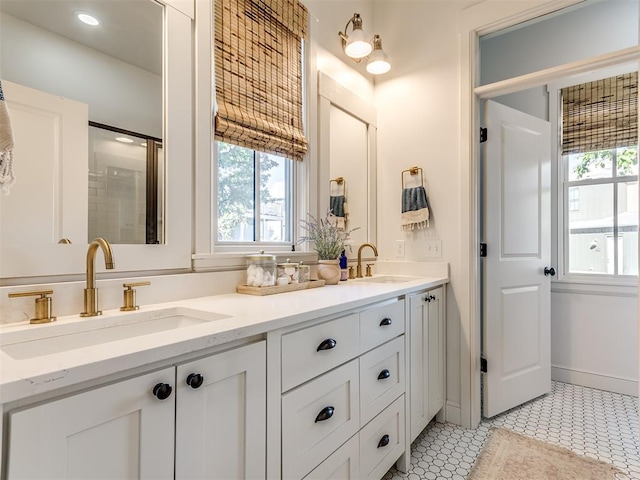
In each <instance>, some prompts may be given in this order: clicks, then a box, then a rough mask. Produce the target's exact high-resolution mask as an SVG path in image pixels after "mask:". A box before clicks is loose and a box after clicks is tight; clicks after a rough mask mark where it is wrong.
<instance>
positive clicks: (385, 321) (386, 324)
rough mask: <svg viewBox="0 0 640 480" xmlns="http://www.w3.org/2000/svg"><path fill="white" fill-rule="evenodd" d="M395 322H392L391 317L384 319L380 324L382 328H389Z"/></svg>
mask: <svg viewBox="0 0 640 480" xmlns="http://www.w3.org/2000/svg"><path fill="white" fill-rule="evenodd" d="M392 323H393V322H392V321H391V319H390V318H389V317H387V318H383V319H382V321H381V322H380V326H381V327H388V326H389V325H391V324H392Z"/></svg>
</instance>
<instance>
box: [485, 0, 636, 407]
mask: <svg viewBox="0 0 640 480" xmlns="http://www.w3.org/2000/svg"><path fill="white" fill-rule="evenodd" d="M608 25H613V26H615V28H606V26H608ZM637 44H638V2H637V1H630V0H609V1H605V2H596V3H594V4H593V5H588V6H586V7H583V8H577V9H576V8H574V9H569V11H568V12H567V13H565V14H562V15H555V16H552V17H551V18H549V19H547V20H544V21H538V22H534V23H532V24H531V25H529V26H527V27H524V28H521V29H516V30H513V31H510V32H509V33H506V34H504V35H498V36H495V35H494V36H491V38H489V39H486V40H483V41H481V44H480V46H481V59H480V63H481V77H482V83H490V82H494V81H499V80H503V79H506V78H510V77H514V76H517V75H521V74H525V73H530V72H533V71H535V70H539V69H543V68H547V67H551V66H557V65H560V64H563V63H567V62H571V61H576V60H581V59H585V58H589V57H593V56H596V55H600V54H603V53H607V52H610V51H615V50H619V49H623V48H627V47H630V46H633V45H637ZM580 81H582V80H576V83H579V82H580ZM496 100H497V101H499V102H500V103H503V104H505V105H508V106H510V107H513V108H516V109H519V110H521V111H523V112H526V113H529V114H531V115H534V116H537V117H539V118H543V119H549V117H548V98H547V94H546V87H537V88H532V89H529V90H525V91H523V92H518V93H515V94H511V95H506V96H504V97H499V98H497V99H496ZM552 128H553V124H552ZM554 169H557V167H554ZM554 198H556V196H554ZM556 203H557V201H556ZM552 208H556V207H552ZM552 249H554V250H557V243H556V240H555V239H552ZM556 258H557V257H556ZM561 289H562V283H559V282H553V284H552V302H551V322H552V337H551V364H552V366H553V370H552V378H554V379H557V380H563V381H571V382H574V383H578V384H581V385H587V386H592V387H595V388H607V389H610V390H613V391H618V392H622V393H629V394H633V395H636V394H637V390H638V387H637V381H638V368H637V356H638V345H637V341H636V333H637V313H638V312H637V305H636V301H635V299H632V298H629V297H623V296H610V295H607V296H602V295H598V294H590V295H585V294H574V293H567V292H558V291H557V290H561Z"/></svg>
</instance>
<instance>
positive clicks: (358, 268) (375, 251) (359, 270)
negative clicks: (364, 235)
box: [356, 243, 378, 278]
mask: <svg viewBox="0 0 640 480" xmlns="http://www.w3.org/2000/svg"><path fill="white" fill-rule="evenodd" d="M365 247H371V250H373V254H374V255H375V256H376V258H378V249H377V248H376V246H375V245H374V244H373V243H363V244H362V245H360V248H358V265H357V266H356V278H362V250H363V249H364V248H365ZM369 276H370V275H369Z"/></svg>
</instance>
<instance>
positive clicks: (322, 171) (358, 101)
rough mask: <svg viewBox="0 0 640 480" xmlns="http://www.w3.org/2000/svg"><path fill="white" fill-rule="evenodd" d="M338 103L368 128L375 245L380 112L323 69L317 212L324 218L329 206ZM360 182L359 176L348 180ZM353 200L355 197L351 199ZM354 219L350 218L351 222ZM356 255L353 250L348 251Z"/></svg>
mask: <svg viewBox="0 0 640 480" xmlns="http://www.w3.org/2000/svg"><path fill="white" fill-rule="evenodd" d="M332 106H335V107H337V108H339V109H340V110H343V111H345V112H346V113H348V114H349V115H351V116H353V117H355V118H357V119H358V120H360V121H362V122H363V123H364V124H365V125H366V127H367V141H368V148H367V151H368V158H367V174H366V182H367V187H368V188H367V192H368V195H367V199H366V202H367V226H366V233H367V235H366V237H367V242H370V243H373V244H374V245H375V244H376V241H377V231H378V229H377V218H378V217H377V214H378V212H377V199H378V196H377V149H376V144H377V131H378V127H377V116H378V115H377V112H376V109H375V108H374V107H372V106H371V105H369V104H368V103H367V102H366V101H365V100H363V99H362V98H361V97H359V96H358V95H356V94H355V93H353V92H352V91H351V90H348V89H347V88H345V87H344V86H342V85H340V84H339V83H338V82H336V81H335V80H334V79H333V78H331V77H330V76H328V75H327V74H325V73H323V72H320V71H319V72H318V119H319V120H318V142H319V153H318V158H319V163H320V168H319V175H318V182H319V185H318V210H319V211H318V215H319V216H321V217H323V216H324V214H325V212H326V211H327V209H328V208H329V195H330V191H329V180H330V178H331V172H330V171H329V165H330V158H329V156H330V152H331V149H330V147H331V134H330V131H331V128H330V117H331V107H332ZM346 180H347V181H348V182H349V181H352V182H353V181H359V179H346ZM349 201H350V202H351V203H353V199H349ZM352 220H353V219H350V221H352ZM347 253H348V256H349V257H351V256H353V254H354V252H353V251H352V252H349V251H348V249H347Z"/></svg>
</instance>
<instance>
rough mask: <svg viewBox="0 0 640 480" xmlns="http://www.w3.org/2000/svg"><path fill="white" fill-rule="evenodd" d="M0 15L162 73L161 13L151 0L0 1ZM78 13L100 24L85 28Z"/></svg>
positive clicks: (159, 8) (155, 72) (153, 71)
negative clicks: (16, 19)
mask: <svg viewBox="0 0 640 480" xmlns="http://www.w3.org/2000/svg"><path fill="white" fill-rule="evenodd" d="M0 12H3V13H6V14H8V15H11V16H13V17H16V18H18V19H20V20H22V21H24V22H27V23H31V24H33V25H36V26H38V27H40V28H43V29H45V30H48V31H50V32H53V33H55V34H57V35H61V36H63V37H66V38H68V39H70V40H74V41H76V42H78V43H81V44H83V45H86V46H87V47H89V48H93V49H95V50H98V51H100V52H102V53H104V54H106V55H109V56H112V57H115V58H117V59H119V60H122V61H123V62H126V63H129V64H132V65H135V66H137V67H139V68H142V69H144V70H147V71H149V72H151V73H154V74H156V75H161V74H162V19H163V10H162V7H161V6H160V5H159V4H157V3H155V2H153V1H151V0H0ZM78 12H83V13H88V14H90V15H93V16H94V17H96V18H98V19H99V20H100V22H101V23H100V25H99V26H97V27H91V26H88V25H85V24H84V23H82V22H80V21H79V20H78V19H77V18H76V13H78Z"/></svg>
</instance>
